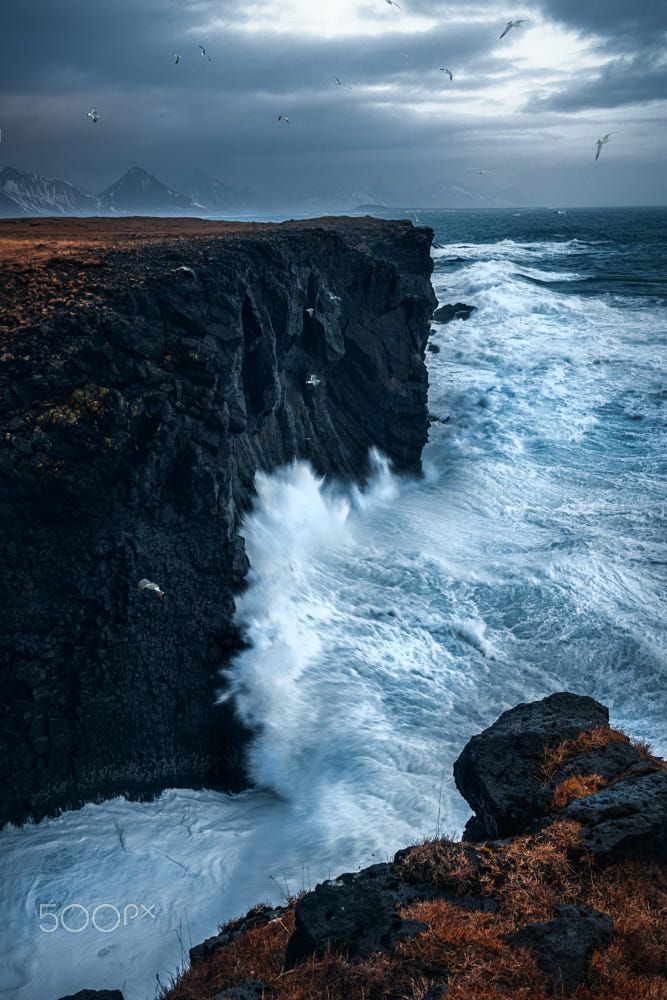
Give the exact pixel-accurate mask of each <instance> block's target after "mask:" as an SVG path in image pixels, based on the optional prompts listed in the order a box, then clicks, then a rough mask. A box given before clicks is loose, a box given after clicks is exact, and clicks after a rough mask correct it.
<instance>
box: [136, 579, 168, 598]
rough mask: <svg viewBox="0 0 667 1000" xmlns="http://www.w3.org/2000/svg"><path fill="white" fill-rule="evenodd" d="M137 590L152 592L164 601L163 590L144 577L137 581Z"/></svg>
mask: <svg viewBox="0 0 667 1000" xmlns="http://www.w3.org/2000/svg"><path fill="white" fill-rule="evenodd" d="M139 590H154V591H155V593H156V594H157V596H158V597H159V598H160V600H161V601H164V590H162V588H161V587H158V585H157V583H153V581H152V580H147V579H146V578H145V577H144V579H143V580H139Z"/></svg>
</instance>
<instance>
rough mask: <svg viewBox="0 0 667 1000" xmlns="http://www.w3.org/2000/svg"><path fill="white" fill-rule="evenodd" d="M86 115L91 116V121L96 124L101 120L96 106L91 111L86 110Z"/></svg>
mask: <svg viewBox="0 0 667 1000" xmlns="http://www.w3.org/2000/svg"><path fill="white" fill-rule="evenodd" d="M86 117H87V118H90V120H91V122H92V123H93V124H94V125H95V124H97V122H98V121H99V117H100V113H99V111H98V110H97V109H96V108H91V109H90V111H88V112H86Z"/></svg>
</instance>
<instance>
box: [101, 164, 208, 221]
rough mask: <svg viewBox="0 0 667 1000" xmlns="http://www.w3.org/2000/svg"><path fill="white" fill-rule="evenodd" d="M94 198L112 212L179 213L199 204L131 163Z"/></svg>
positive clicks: (104, 208) (102, 206)
mask: <svg viewBox="0 0 667 1000" xmlns="http://www.w3.org/2000/svg"><path fill="white" fill-rule="evenodd" d="M98 200H99V204H100V208H101V209H102V210H103V211H104V212H105V213H106V212H111V213H113V214H114V215H115V214H116V213H118V214H119V215H127V214H135V215H152V214H159V215H183V214H184V213H186V214H189V213H190V212H194V211H195V210H196V208H197V207H203V206H197V205H195V203H194V202H193V201H192V199H191V198H189V197H188V196H187V195H185V194H180V193H179V192H178V191H172V190H171V188H168V187H167V185H166V184H163V183H162V181H159V180H158V179H157V177H155V176H154V175H153V174H149V173H148V171H147V170H144V169H143V167H131V168H130V169H129V170H128V171H127V173H126V174H123V176H122V177H121V178H120V180H118V181H116V183H115V184H112V185H111V187H108V188H107V189H106V191H103V192H102V194H100V195H99V196H98Z"/></svg>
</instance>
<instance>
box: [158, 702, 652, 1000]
mask: <svg viewBox="0 0 667 1000" xmlns="http://www.w3.org/2000/svg"><path fill="white" fill-rule="evenodd" d="M591 766H594V767H595V772H596V773H595V774H590V773H588V772H586V771H585V770H583V769H584V768H586V767H591ZM456 771H457V781H458V783H459V787H460V788H461V789H462V790H463V791H464V793H465V794H466V795H467V796H468V801H469V802H470V804H471V805H472V806H473V807H474V808H475V809H477V810H478V817H477V819H476V820H475V821H474V827H475V829H476V831H477V832H478V833H479V832H480V831H481V830H482V829H483V828H485V829H486V830H487V831H489V836H486V837H485V838H484V842H483V843H480V844H473V843H470V842H463V843H455V842H452V841H448V840H434V841H426V842H423V843H421V844H419V845H417V846H414V847H410V848H406V849H405V850H403V851H399V853H398V854H397V855H396V856H395V858H394V860H393V862H392V863H387V864H376V865H373V866H371V867H370V868H367V869H364V870H362V871H359V872H355V873H348V874H345V875H341V876H339V877H338V878H336V879H331V880H329V881H327V882H324V883H322V884H321V885H318V886H317V887H316V888H315V889H314V890H313V891H311V892H309V893H306V894H305V895H303V896H302V897H300V898H299V899H297V900H293V901H291V902H290V903H288V904H287V905H286V906H284V907H280V908H279V909H278V910H272V909H271V908H270V907H258V908H257V909H255V910H253V911H251V913H250V914H248V916H247V917H246V918H243V919H241V920H237V921H234V922H233V923H231V924H228V925H227V926H226V927H224V928H222V930H221V932H220V934H219V935H218V937H216V938H212V939H210V940H209V941H208V942H206V943H205V944H204V945H203V946H199V947H198V948H195V949H193V950H192V952H191V960H192V964H193V969H192V977H191V974H190V973H189V972H185V973H184V974H183V975H182V976H181V977H180V979H179V981H178V982H177V983H176V984H175V986H174V988H173V989H172V990H171V991H169V993H168V994H167V997H166V1000H187V998H189V997H190V996H192V995H193V992H192V990H193V989H194V988H195V987H196V990H197V993H196V995H197V996H198V997H200V998H201V1000H209V998H210V1000H213V998H214V997H215V998H216V1000H217V998H218V997H230V998H231V997H252V996H253V995H254V994H253V993H252V992H248V991H250V990H252V989H256V990H260V988H261V990H263V991H264V993H263V994H262V993H261V992H259V995H260V996H261V995H265V996H271V997H276V998H283V1000H289V998H291V997H293V996H299V997H301V996H328V997H330V998H332V1000H344V998H345V1000H346V998H347V997H352V996H368V997H373V998H376V1000H399V998H405V997H409V998H411V1000H436V998H440V997H449V996H451V997H452V998H453V1000H486V998H487V997H489V996H491V995H493V996H499V997H511V996H525V997H531V1000H550V998H552V997H569V996H572V995H576V996H577V997H581V998H582V1000H609V998H610V997H613V998H615V1000H621V998H625V997H629V996H633V997H637V1000H644V998H645V1000H651V998H653V997H658V996H663V995H665V996H667V966H665V952H664V941H665V940H666V939H667V907H666V906H665V903H666V902H667V894H666V892H665V887H666V886H667V872H666V871H665V868H664V864H663V862H664V860H665V856H664V830H665V828H667V799H665V797H664V792H665V787H666V784H667V771H666V770H665V762H664V761H662V760H660V759H658V758H655V757H653V756H652V755H651V754H650V753H649V751H648V750H647V748H646V747H643V746H642V745H641V744H633V743H632V742H631V741H630V740H629V739H628V738H627V737H626V736H624V735H623V734H622V733H619V732H617V731H616V730H614V729H611V728H610V726H609V723H608V713H607V710H606V708H604V707H603V706H602V705H600V704H599V703H598V702H596V701H594V700H593V699H591V698H583V697H580V696H578V695H572V694H567V693H563V694H557V695H552V696H551V697H549V698H545V699H544V700H542V701H539V702H534V703H532V704H526V705H519V706H518V707H517V708H515V709H513V710H512V711H510V712H506V713H504V715H502V716H501V717H500V719H499V720H498V721H497V722H496V723H494V725H493V726H490V727H489V728H488V729H487V730H485V732H483V733H481V734H480V735H479V736H476V737H473V739H472V740H471V741H470V742H469V743H468V745H467V746H466V748H465V750H464V752H463V753H462V755H461V757H460V758H459V761H458V762H457V765H456ZM631 790H632V793H633V794H631ZM628 824H630V825H631V826H632V829H634V831H635V834H637V832H638V831H640V830H641V831H643V832H641V834H640V835H630V834H629V828H628ZM508 827H511V828H512V829H513V830H514V833H513V834H508V833H507V828H508ZM649 830H650V831H651V835H650V837H649V834H648V831H649ZM499 831H503V839H498V833H499ZM248 935H251V936H252V937H250V936H248ZM607 952H608V954H607ZM221 989H222V992H220V990H221ZM235 990H236V991H239V992H234V991H235Z"/></svg>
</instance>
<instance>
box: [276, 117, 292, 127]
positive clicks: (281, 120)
mask: <svg viewBox="0 0 667 1000" xmlns="http://www.w3.org/2000/svg"><path fill="white" fill-rule="evenodd" d="M278 121H279V122H287V124H288V125H289V123H290V120H289V118H288V117H287V115H278Z"/></svg>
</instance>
